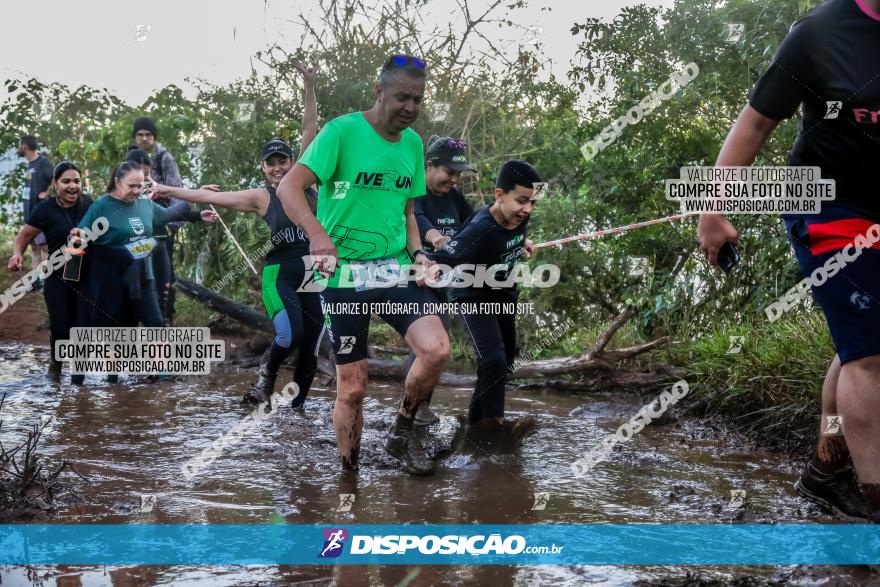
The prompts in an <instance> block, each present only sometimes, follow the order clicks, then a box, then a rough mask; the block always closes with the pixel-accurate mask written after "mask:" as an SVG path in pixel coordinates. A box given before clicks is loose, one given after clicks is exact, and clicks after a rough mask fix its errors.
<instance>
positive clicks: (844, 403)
mask: <svg viewBox="0 0 880 587" xmlns="http://www.w3.org/2000/svg"><path fill="white" fill-rule="evenodd" d="M878 55H880V0H829V1H828V2H825V3H823V4H821V5H820V6H818V7H816V8H814V9H813V10H812V11H810V12H809V13H808V14H807V15H806V16H805V17H803V18H802V19H800V20H799V21H797V22H796V23H795V24H794V25H793V26H792V27H791V30H790V31H789V33H788V36H787V37H786V38H785V40H784V41H783V42H782V44H781V45H780V47H779V50H778V51H777V53H776V55H775V57H774V58H773V61H772V63H771V64H770V67H769V68H768V69H767V71H766V72H765V73H764V74H763V75H762V76H761V78H760V79H759V80H758V82H757V84H756V85H755V87H754V88H753V89H752V92H751V95H750V96H749V103H748V105H746V107H745V108H744V109H743V111H742V112H741V113H740V115H739V118H738V119H737V121H736V123H735V124H734V126H733V128H732V129H731V131H730V133H729V134H728V136H727V140H726V141H725V143H724V146H723V148H722V150H721V153H720V154H719V155H718V160H717V162H716V165H719V166H732V165H751V164H752V162H753V161H754V160H755V157H756V156H757V154H758V152H759V151H760V150H761V147H762V146H763V145H764V143H765V141H766V140H767V137H768V136H769V135H770V133H771V132H772V131H773V129H774V128H776V126H777V125H778V124H779V121H781V120H783V119H786V118H789V117H791V116H792V115H794V114H795V112H796V111H797V109H798V108H799V107H802V108H803V116H802V118H801V119H800V122H799V125H798V131H799V132H798V137H797V140H796V142H795V144H794V146H793V148H792V150H791V152H790V153H789V157H788V163H789V165H799V166H818V167H820V168H821V170H822V177H823V178H831V179H834V180H836V199H835V200H834V201H831V202H827V201H826V202H823V204H822V210H821V212H820V213H819V214H817V215H809V216H785V217H784V222H785V227H786V229H787V232H788V235H789V240H790V241H791V244H792V246H793V247H794V252H795V256H796V257H797V261H798V265H799V267H800V270H801V272H802V273H803V274H804V276H810V275H811V274H812V273H813V271H814V270H816V269H818V268H820V267H822V266H823V265H824V264H825V262H826V261H828V260H829V259H830V258H831V257H833V256H835V255H836V254H838V253H839V252H840V253H842V254H845V255H846V256H848V257H852V256H853V250H854V249H853V246H852V244H853V243H854V242H856V239H863V238H864V236H865V235H866V234H869V233H875V234H880V232H877V231H880V227H878V226H876V225H877V224H878V223H880V195H878V193H877V161H878V158H880V75H878V74H880V67H878V64H877V56H878ZM737 236H738V235H737V232H736V229H735V228H734V227H733V225H732V224H731V223H730V222H729V221H727V220H726V219H725V218H724V217H723V216H721V215H717V214H704V215H702V216H701V217H700V224H699V240H700V246H701V248H702V249H703V250H704V251H705V253H706V255H707V257H708V259H709V262H710V263H712V264H713V265H714V264H717V258H718V251H719V249H720V248H721V247H722V246H723V245H724V244H725V243H727V242H736V240H737ZM856 257H857V258H855V259H850V262H848V263H847V264H846V266H845V267H843V268H842V269H840V270H839V272H838V273H837V274H835V275H834V276H831V277H829V278H828V279H827V280H826V281H825V282H824V283H823V284H822V285H814V286H813V288H812V292H813V299H814V300H815V301H816V302H817V303H818V305H819V306H820V307H821V308H822V311H823V312H824V314H825V318H826V320H827V322H828V326H829V328H830V330H831V337H832V339H833V340H834V345H835V347H836V350H837V355H836V356H835V357H834V360H833V361H832V363H831V366H830V367H829V369H828V374H827V375H826V377H825V383H824V386H823V388H822V416H823V417H822V422H821V425H820V436H819V443H818V447H817V450H816V454H815V456H814V457H813V458H812V460H811V461H810V462H809V463H808V464H807V466H806V468H805V470H804V472H803V474H802V475H801V478H800V479H799V480H798V482H797V484H796V489H797V491H798V492H799V493H800V495H801V496H803V497H805V498H806V499H809V500H811V501H813V502H815V503H817V504H819V505H821V506H824V507H826V508H828V509H830V510H832V511H833V512H835V513H838V514H841V515H844V516H846V517H853V518H872V519H873V520H874V521H875V522H880V418H878V416H880V243H874V244H873V245H871V246H869V247H867V248H864V250H862V251H861V254H860V255H857V256H856ZM835 418H836V419H837V420H835ZM835 422H836V423H837V424H839V425H834V426H832V424H834V423H835ZM850 457H851V458H852V462H853V464H854V465H855V473H857V475H858V484H857V482H856V476H855V474H854V471H853V469H852V467H850V465H849V459H850ZM859 485H860V486H861V491H860V490H859Z"/></svg>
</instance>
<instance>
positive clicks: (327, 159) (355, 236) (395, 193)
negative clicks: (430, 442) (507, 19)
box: [278, 55, 449, 475]
mask: <svg viewBox="0 0 880 587" xmlns="http://www.w3.org/2000/svg"><path fill="white" fill-rule="evenodd" d="M425 80H426V72H425V63H424V61H422V60H421V59H418V58H417V57H411V56H409V55H392V56H391V57H389V58H388V59H387V60H386V61H385V63H384V65H383V66H382V71H381V73H380V75H379V80H378V81H377V82H376V102H375V104H373V107H372V108H370V109H369V110H367V111H365V112H353V113H351V114H346V115H344V116H340V117H338V118H335V119H333V120H331V121H330V122H328V123H327V124H326V125H325V126H324V128H323V129H322V130H321V132H320V133H318V136H317V137H316V138H315V140H314V142H313V143H312V144H311V145H310V146H309V148H308V149H307V150H306V152H305V153H304V154H303V156H302V157H301V158H300V160H299V161H298V162H297V164H296V165H295V166H294V168H293V169H292V170H291V171H290V172H289V173H288V174H287V175H286V176H285V177H284V179H283V180H282V181H281V184H280V185H279V186H278V197H279V199H280V200H281V202H282V204H283V206H284V210H285V212H286V213H287V215H288V216H290V218H291V220H293V221H294V222H295V223H296V224H297V226H299V227H301V228H302V229H303V230H305V231H306V233H307V234H308V236H309V241H310V243H311V244H310V253H311V255H312V258H313V259H314V260H315V268H316V270H317V271H318V276H317V277H316V280H317V281H319V282H321V283H322V284H324V285H326V289H325V290H324V291H323V292H322V294H321V298H322V299H321V301H322V305H323V306H324V314H325V320H326V322H327V325H328V327H329V329H328V330H329V332H330V339H331V342H332V343H333V350H334V354H335V355H336V364H337V367H336V374H337V396H336V405H335V407H334V410H333V427H334V429H335V431H336V445H337V447H338V448H339V452H340V455H341V458H342V466H343V468H344V469H346V470H351V471H355V470H357V468H358V454H359V451H360V440H361V429H362V427H363V413H362V403H363V399H364V393H365V391H366V388H367V336H368V331H369V325H370V315H371V313H372V312H375V313H376V314H378V315H379V317H380V318H382V319H383V320H384V321H385V322H387V323H388V324H390V325H391V326H392V327H393V328H394V329H395V330H397V332H399V333H400V334H401V335H402V336H404V338H405V340H406V343H407V344H408V345H409V347H410V349H411V350H412V351H413V353H414V354H415V356H416V360H415V363H413V366H412V369H411V370H410V372H409V375H408V376H407V378H406V383H405V389H404V393H403V398H402V399H401V404H400V411H399V413H398V416H397V420H396V422H395V424H394V428H393V429H392V431H391V433H390V434H389V438H388V441H387V443H386V445H385V448H386V450H387V451H388V452H389V453H390V454H392V455H393V456H395V457H397V458H399V459H401V460H402V461H403V464H404V468H405V469H406V470H407V471H408V472H409V473H412V474H415V475H426V474H430V473H432V472H433V471H434V463H433V461H432V460H431V458H430V457H429V456H428V455H427V453H426V451H425V449H424V447H423V446H422V444H421V442H420V440H419V439H418V438H417V437H416V436H415V435H413V433H412V421H413V416H414V414H415V412H416V409H417V408H418V406H419V404H420V403H421V402H422V401H424V400H425V399H426V398H427V397H428V396H429V395H430V394H431V392H432V391H433V389H434V386H435V385H436V384H437V381H438V380H439V378H440V373H441V371H442V369H443V366H444V364H445V362H446V360H447V358H448V357H449V338H448V337H447V335H446V331H445V330H444V328H443V324H442V323H441V322H440V318H438V317H437V316H436V315H432V314H427V315H426V314H424V313H423V312H424V309H425V307H426V306H428V305H430V304H431V303H432V300H433V299H434V298H433V297H431V296H430V293H429V292H428V291H427V290H426V289H424V288H423V287H421V286H419V285H417V284H416V283H412V282H411V281H408V282H407V283H406V286H405V287H376V283H377V281H382V280H387V282H388V283H391V282H396V280H397V277H398V276H399V275H400V273H401V271H403V270H406V268H407V266H409V265H410V264H414V265H422V266H424V267H427V266H428V265H431V264H432V262H431V261H430V260H429V259H428V257H427V256H426V255H425V254H424V252H422V251H421V249H420V248H419V247H420V246H421V239H420V238H419V231H418V226H417V224H416V220H415V214H414V211H413V199H414V198H418V197H421V196H423V195H424V194H425V168H424V162H423V156H424V155H423V153H424V150H423V146H422V141H421V139H420V138H419V136H418V134H416V132H415V131H413V130H412V129H411V128H409V127H410V125H412V123H413V122H415V119H416V116H418V114H419V111H420V110H421V104H422V96H423V95H424V93H425ZM316 183H317V184H318V185H319V186H320V192H319V195H318V216H317V218H315V216H314V215H313V214H312V212H311V210H310V208H309V206H308V203H307V200H306V196H305V190H306V189H307V188H308V187H309V186H311V185H313V184H316ZM371 310H372V311H371Z"/></svg>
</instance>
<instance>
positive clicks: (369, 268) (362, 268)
mask: <svg viewBox="0 0 880 587" xmlns="http://www.w3.org/2000/svg"><path fill="white" fill-rule="evenodd" d="M349 268H350V269H351V277H352V281H353V282H354V290H355V291H363V290H365V289H373V288H377V287H392V286H394V285H396V284H397V282H398V281H399V280H400V263H398V261H397V259H395V258H394V257H390V258H388V259H373V260H371V261H358V262H357V263H351V264H349Z"/></svg>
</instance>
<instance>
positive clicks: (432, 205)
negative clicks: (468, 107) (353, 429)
mask: <svg viewBox="0 0 880 587" xmlns="http://www.w3.org/2000/svg"><path fill="white" fill-rule="evenodd" d="M466 148H467V144H466V143H465V142H464V141H458V140H456V139H453V138H452V137H438V136H436V135H434V136H432V137H431V138H430V139H428V151H427V153H426V154H425V187H426V188H427V193H426V194H425V196H424V197H422V198H416V200H415V202H414V203H413V207H414V211H415V215H416V224H418V227H419V236H420V237H421V239H422V245H423V246H424V247H425V250H426V251H433V250H436V249H439V248H440V247H442V246H443V245H445V244H446V243H448V242H449V239H450V238H451V237H452V235H454V234H455V233H456V232H458V231H459V230H461V227H462V226H464V225H465V223H467V221H468V219H470V217H471V216H472V215H473V214H474V209H473V207H471V205H470V204H468V202H467V200H465V199H464V195H462V193H461V190H460V189H458V182H459V181H460V180H461V174H462V173H463V172H465V171H476V169H474V167H473V166H472V165H468V162H467V153H466V151H465V149H466ZM431 292H432V293H433V294H434V295H435V296H437V300H438V301H439V302H445V301H446V291H445V290H443V289H437V288H432V289H431ZM440 320H441V322H443V326H444V327H445V328H446V330H447V331H448V330H449V317H448V316H446V315H442V316H440ZM415 358H416V357H415V355H414V354H412V353H410V355H409V358H408V359H407V362H406V371H407V372H409V367H410V365H412V363H413V361H415ZM432 395H433V394H432ZM430 403H431V396H428V398H427V399H426V400H425V401H424V402H422V403H421V404H420V405H419V408H418V409H417V410H416V415H415V418H414V419H413V423H414V424H415V425H416V426H429V425H431V424H435V423H436V422H439V421H440V418H439V417H438V416H437V415H436V414H435V413H434V412H433V411H431V408H430Z"/></svg>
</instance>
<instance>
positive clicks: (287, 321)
mask: <svg viewBox="0 0 880 587" xmlns="http://www.w3.org/2000/svg"><path fill="white" fill-rule="evenodd" d="M305 271H306V268H305V265H304V264H303V262H302V260H301V259H295V260H290V261H284V262H283V263H280V264H278V263H276V264H272V265H267V266H266V267H264V268H263V303H264V304H265V305H266V311H267V312H268V314H269V316H270V317H271V318H272V322H273V323H274V324H275V339H274V340H273V341H272V346H271V347H270V348H269V358H268V361H267V363H266V369H267V370H268V371H269V372H270V373H273V374H274V373H277V372H278V368H279V367H280V366H281V363H282V361H284V359H286V358H287V357H289V356H290V354H291V353H292V352H293V350H294V349H299V352H298V353H297V359H296V367H294V370H293V380H294V382H295V383H296V384H297V385H298V386H299V388H300V395H299V397H298V398H297V399H296V400H294V403H293V404H292V405H293V407H298V406H299V405H302V402H303V401H304V400H305V398H306V394H307V393H308V392H309V388H310V387H311V386H312V380H313V379H314V378H315V372H316V371H317V368H318V356H317V354H318V343H319V342H320V340H321V333H322V332H323V329H324V313H323V310H322V309H321V301H320V298H319V296H318V294H317V293H303V292H298V291H297V288H299V287H300V286H301V285H302V283H303V277H304V275H305Z"/></svg>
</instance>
